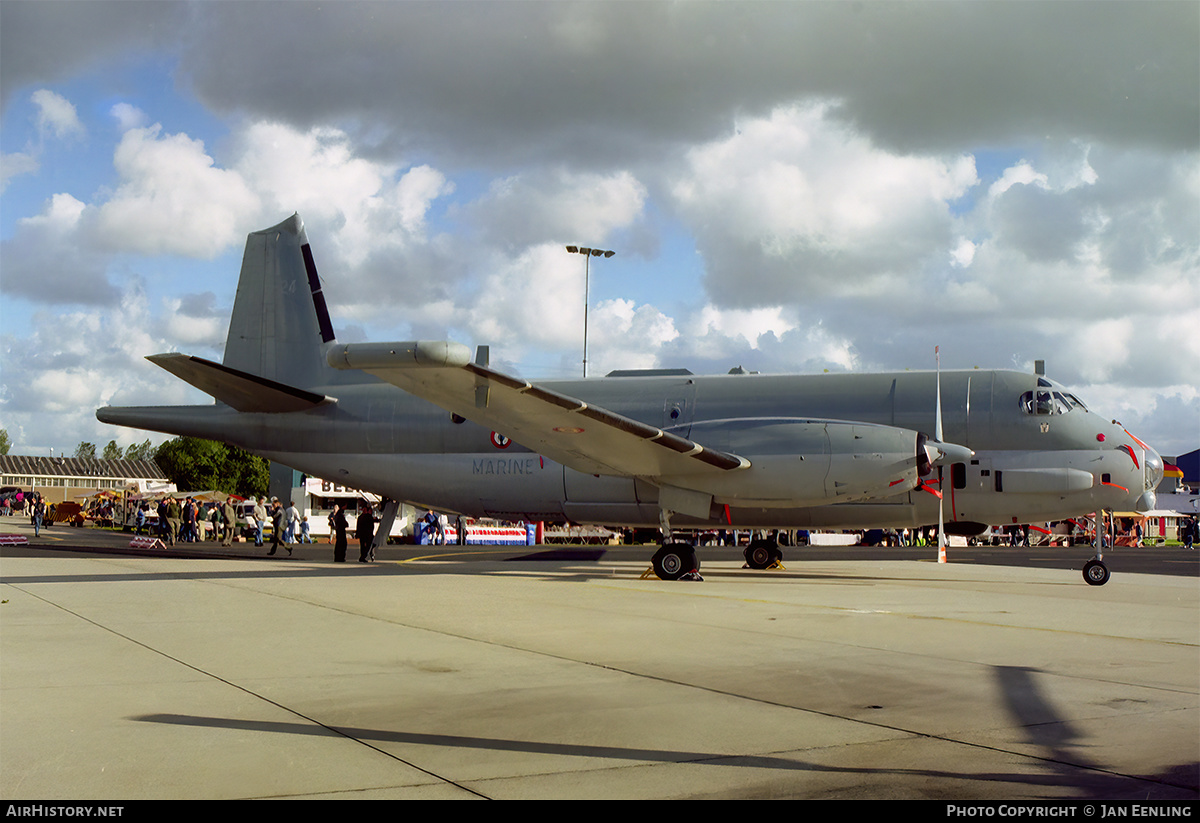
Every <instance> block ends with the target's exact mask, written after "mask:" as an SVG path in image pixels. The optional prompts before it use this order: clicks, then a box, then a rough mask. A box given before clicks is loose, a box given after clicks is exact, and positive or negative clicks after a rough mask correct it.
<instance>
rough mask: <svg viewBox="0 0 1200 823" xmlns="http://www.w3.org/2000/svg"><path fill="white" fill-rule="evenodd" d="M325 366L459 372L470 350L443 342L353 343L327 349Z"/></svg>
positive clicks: (457, 344)
mask: <svg viewBox="0 0 1200 823" xmlns="http://www.w3.org/2000/svg"><path fill="white" fill-rule="evenodd" d="M325 359H326V362H328V363H329V365H330V366H332V367H333V368H335V369H362V370H364V371H369V370H371V369H404V368H442V367H447V366H449V367H453V368H462V367H463V366H465V365H467V364H468V363H470V362H471V350H470V349H468V348H467V347H466V346H464V345H462V344H461V343H451V342H447V341H444V340H412V341H407V342H403V343H352V344H337V345H331V346H329V348H328V350H327V351H326V354H325Z"/></svg>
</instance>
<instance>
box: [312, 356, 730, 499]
mask: <svg viewBox="0 0 1200 823" xmlns="http://www.w3.org/2000/svg"><path fill="white" fill-rule="evenodd" d="M327 360H328V362H329V364H330V365H331V366H333V367H334V368H338V369H358V370H361V371H364V372H367V373H368V374H372V375H375V376H376V377H378V378H380V379H381V380H385V381H387V382H388V383H391V384H392V385H394V386H398V387H399V388H401V389H403V390H404V391H406V392H409V393H410V394H414V395H416V396H417V397H420V398H422V399H424V400H428V401H429V402H431V403H434V404H435V405H438V406H441V407H442V408H444V409H446V410H447V411H449V412H452V413H453V414H457V415H459V416H460V417H463V418H465V419H467V420H470V421H471V422H473V423H477V424H479V425H481V426H484V427H485V428H490V429H492V430H493V431H495V432H497V433H498V434H500V435H504V436H506V437H509V438H511V439H512V440H514V441H516V442H517V443H520V444H521V445H523V446H525V447H526V448H528V449H531V450H532V451H535V452H537V453H539V454H542V455H545V456H546V457H549V458H550V459H552V460H555V461H557V462H559V463H562V464H563V465H564V466H569V467H570V468H572V469H575V470H577V471H581V472H585V473H587V474H606V475H623V476H637V477H662V476H673V475H695V474H703V473H706V472H709V473H721V472H726V471H732V470H736V469H743V468H747V467H749V465H750V462H749V461H748V460H746V459H745V458H742V457H738V456H737V455H732V454H727V453H724V452H719V451H713V450H711V449H706V448H704V446H702V445H700V444H699V443H696V442H694V441H692V440H689V439H687V438H684V437H680V436H679V435H676V434H672V433H671V432H666V431H663V430H662V429H660V428H657V427H655V426H651V425H648V424H646V423H642V422H640V421H638V420H633V419H631V418H628V417H624V416H622V415H619V414H616V413H614V412H611V411H608V410H607V409H603V408H599V407H596V406H591V405H588V404H587V403H585V402H583V401H582V400H578V399H576V398H573V397H568V396H566V395H563V394H559V393H558V392H555V391H551V390H549V389H546V388H543V387H541V386H537V385H535V384H532V383H528V382H526V381H524V380H520V379H517V378H514V377H510V376H509V375H506V374H503V373H501V372H498V371H495V370H494V369H491V368H488V367H487V366H482V365H479V364H477V363H473V362H471V360H470V351H469V350H468V349H467V347H466V346H463V345H461V344H456V343H441V342H437V343H434V342H427V341H417V342H406V343H360V344H334V345H331V346H330V347H329V349H328V350H327Z"/></svg>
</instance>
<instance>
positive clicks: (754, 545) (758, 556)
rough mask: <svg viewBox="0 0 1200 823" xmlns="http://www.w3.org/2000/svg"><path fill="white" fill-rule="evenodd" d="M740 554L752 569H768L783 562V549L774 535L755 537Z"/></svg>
mask: <svg viewBox="0 0 1200 823" xmlns="http://www.w3.org/2000/svg"><path fill="white" fill-rule="evenodd" d="M742 554H743V556H744V557H745V558H746V565H747V566H749V567H750V568H752V569H769V568H772V567H773V566H778V565H780V564H781V563H782V562H783V550H782V549H780V548H779V543H778V541H776V540H775V538H774V537H755V538H754V539H752V540H751V541H750V545H749V546H747V547H746V549H745V551H743V552H742Z"/></svg>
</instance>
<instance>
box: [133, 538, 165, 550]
mask: <svg viewBox="0 0 1200 823" xmlns="http://www.w3.org/2000/svg"><path fill="white" fill-rule="evenodd" d="M129 548H131V549H161V548H164V546H163V542H162V541H161V540H159V539H158V538H157V537H135V538H133V539H132V540H130V541H129Z"/></svg>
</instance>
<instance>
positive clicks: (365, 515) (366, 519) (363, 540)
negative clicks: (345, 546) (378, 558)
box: [354, 504, 375, 563]
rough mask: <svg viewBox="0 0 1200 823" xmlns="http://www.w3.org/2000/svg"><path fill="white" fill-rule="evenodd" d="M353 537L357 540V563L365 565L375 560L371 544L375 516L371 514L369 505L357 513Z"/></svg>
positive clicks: (373, 536)
mask: <svg viewBox="0 0 1200 823" xmlns="http://www.w3.org/2000/svg"><path fill="white" fill-rule="evenodd" d="M354 536H355V537H357V538H358V562H359V563H366V562H368V561H370V560H374V559H375V552H373V551H372V550H371V543H372V542H373V541H374V540H375V516H374V515H373V514H372V513H371V506H370V504H368V505H366V506H364V507H363V509H362V511H360V512H359V513H358V523H357V524H355V526H354Z"/></svg>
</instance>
